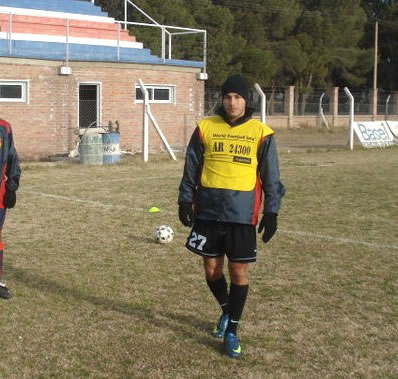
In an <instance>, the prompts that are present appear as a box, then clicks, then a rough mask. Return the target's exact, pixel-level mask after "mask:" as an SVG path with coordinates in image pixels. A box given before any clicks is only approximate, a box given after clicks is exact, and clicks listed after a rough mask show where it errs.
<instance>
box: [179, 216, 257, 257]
mask: <svg viewBox="0 0 398 379" xmlns="http://www.w3.org/2000/svg"><path fill="white" fill-rule="evenodd" d="M185 247H186V248H187V249H188V250H191V251H193V252H194V253H196V254H199V255H201V256H202V257H207V258H216V257H220V256H223V255H227V257H228V259H229V260H230V261H231V262H242V263H248V262H255V261H256V256H257V241H256V227H255V226H254V225H246V224H237V223H232V222H219V221H207V220H196V221H195V223H194V225H193V227H192V230H191V233H190V234H189V236H188V238H187V243H186V244H185Z"/></svg>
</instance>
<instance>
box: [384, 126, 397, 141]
mask: <svg viewBox="0 0 398 379" xmlns="http://www.w3.org/2000/svg"><path fill="white" fill-rule="evenodd" d="M386 122H387V125H388V127H389V128H390V131H391V133H392V136H393V139H394V142H395V143H398V121H386Z"/></svg>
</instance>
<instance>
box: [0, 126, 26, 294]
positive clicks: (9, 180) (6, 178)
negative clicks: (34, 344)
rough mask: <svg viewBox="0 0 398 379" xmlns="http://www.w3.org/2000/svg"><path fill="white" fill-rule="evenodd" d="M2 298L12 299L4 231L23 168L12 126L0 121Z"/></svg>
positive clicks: (0, 284) (0, 275)
mask: <svg viewBox="0 0 398 379" xmlns="http://www.w3.org/2000/svg"><path fill="white" fill-rule="evenodd" d="M0 172H1V178H0V298H1V299H10V298H11V292H10V290H9V289H8V288H7V286H6V285H5V284H4V283H3V282H2V280H1V279H2V274H3V250H4V244H3V239H2V230H3V225H4V220H5V217H6V211H7V208H14V206H15V203H16V200H17V197H16V194H15V193H16V191H17V189H18V187H19V178H20V176H21V167H20V165H19V160H18V155H17V152H16V150H15V146H14V141H13V138H12V129H11V125H10V124H9V123H8V122H7V121H4V120H2V119H0Z"/></svg>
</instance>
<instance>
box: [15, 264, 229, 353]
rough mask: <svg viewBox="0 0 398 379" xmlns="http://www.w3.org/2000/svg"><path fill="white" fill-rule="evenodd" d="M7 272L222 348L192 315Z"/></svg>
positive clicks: (18, 271)
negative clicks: (149, 306) (87, 292)
mask: <svg viewBox="0 0 398 379" xmlns="http://www.w3.org/2000/svg"><path fill="white" fill-rule="evenodd" d="M8 272H9V278H10V277H13V280H15V281H18V282H20V283H22V284H23V285H25V286H26V287H27V288H35V289H36V290H38V291H40V292H47V293H49V294H52V295H56V296H61V297H73V298H74V299H76V300H78V301H79V302H88V303H90V304H92V305H94V306H96V307H101V308H102V309H104V310H107V311H109V310H111V311H114V312H119V313H123V314H125V315H128V316H132V317H134V318H136V319H138V320H140V321H142V322H145V323H148V324H151V326H155V327H158V328H160V329H165V328H166V329H168V330H173V331H174V332H175V334H176V335H180V336H182V338H190V339H194V340H196V341H197V342H198V343H200V344H202V345H205V346H207V347H209V348H211V349H215V350H216V351H219V352H220V353H222V351H223V349H222V346H221V345H222V344H221V343H220V340H216V339H214V338H212V337H211V336H210V330H211V328H212V326H213V325H212V324H210V323H209V322H207V321H203V320H202V319H198V318H197V317H194V316H192V315H184V314H179V313H177V312H168V311H164V312H158V311H154V310H153V309H150V308H148V307H145V306H143V305H141V304H134V303H127V302H121V301H117V300H114V299H111V298H104V297H100V296H95V295H91V294H86V293H84V292H83V291H80V290H78V289H76V288H73V287H66V286H63V285H60V284H59V283H57V282H56V281H54V280H50V279H47V278H44V277H41V276H40V275H36V274H32V273H30V272H29V271H26V270H23V269H20V268H17V267H14V266H13V265H11V264H8ZM195 331H198V333H195ZM203 331H209V333H208V336H204V335H203Z"/></svg>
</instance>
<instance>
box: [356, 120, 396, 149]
mask: <svg viewBox="0 0 398 379" xmlns="http://www.w3.org/2000/svg"><path fill="white" fill-rule="evenodd" d="M353 127H354V130H355V133H356V135H357V136H358V138H359V140H360V141H361V143H362V146H364V147H387V146H392V145H394V137H393V135H392V133H391V130H390V128H389V127H388V125H387V124H386V122H385V121H364V122H354V123H353Z"/></svg>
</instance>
